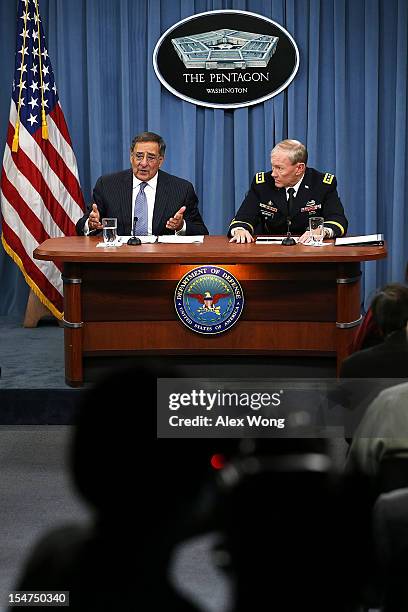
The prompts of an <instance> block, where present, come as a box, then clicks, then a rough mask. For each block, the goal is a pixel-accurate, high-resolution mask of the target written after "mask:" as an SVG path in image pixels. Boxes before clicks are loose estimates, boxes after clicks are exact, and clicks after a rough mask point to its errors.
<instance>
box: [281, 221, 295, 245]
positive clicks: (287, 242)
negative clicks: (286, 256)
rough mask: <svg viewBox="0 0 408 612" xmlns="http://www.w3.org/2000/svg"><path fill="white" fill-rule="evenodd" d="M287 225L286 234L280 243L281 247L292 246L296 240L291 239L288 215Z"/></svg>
mask: <svg viewBox="0 0 408 612" xmlns="http://www.w3.org/2000/svg"><path fill="white" fill-rule="evenodd" d="M286 221H287V224H288V231H287V234H286V238H284V239H283V240H282V242H281V244H282V245H283V246H293V245H294V244H296V240H295V239H294V238H292V236H291V234H290V226H291V223H292V220H291V218H290V217H289V215H288V216H287V218H286Z"/></svg>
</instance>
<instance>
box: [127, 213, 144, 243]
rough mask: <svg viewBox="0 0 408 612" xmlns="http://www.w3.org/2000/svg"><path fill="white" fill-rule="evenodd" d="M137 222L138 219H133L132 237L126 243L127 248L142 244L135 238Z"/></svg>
mask: <svg viewBox="0 0 408 612" xmlns="http://www.w3.org/2000/svg"><path fill="white" fill-rule="evenodd" d="M138 220H139V219H138V218H137V217H135V218H134V219H133V227H132V237H131V238H129V240H128V241H127V243H128V245H129V246H139V244H142V241H141V240H140V238H138V237H137V236H136V223H137V222H138Z"/></svg>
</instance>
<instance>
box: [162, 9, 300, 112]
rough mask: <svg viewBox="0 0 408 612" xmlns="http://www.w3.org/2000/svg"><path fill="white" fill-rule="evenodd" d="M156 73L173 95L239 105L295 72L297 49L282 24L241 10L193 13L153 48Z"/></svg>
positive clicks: (276, 88) (256, 99) (276, 89)
mask: <svg viewBox="0 0 408 612" xmlns="http://www.w3.org/2000/svg"><path fill="white" fill-rule="evenodd" d="M153 66H154V70H155V72H156V75H157V77H158V79H159V80H160V81H161V83H162V84H163V85H164V86H165V87H166V88H167V89H168V90H169V91H171V93H173V94H174V95H175V96H177V97H179V98H181V99H182V100H186V101H187V102H192V103H193V104H198V105H199V106H207V107H208V106H209V107H212V108H240V107H242V106H251V105H253V104H258V103H260V102H264V101H265V100H268V99H269V98H272V97H273V96H276V95H277V94H278V93H280V92H281V91H282V90H283V89H285V88H286V87H287V86H288V85H289V84H290V83H291V82H292V81H293V79H294V78H295V75H296V73H297V71H298V68H299V50H298V48H297V45H296V43H295V41H294V39H293V38H292V36H291V35H290V34H289V32H287V30H285V29H284V28H283V27H282V26H281V25H279V24H278V23H276V22H275V21H272V20H271V19H268V18H267V17H264V16H263V15H257V14H256V13H248V12H246V11H229V10H228V11H210V12H207V13H200V14H198V15H192V16H191V17H187V19H183V20H182V21H179V22H178V23H176V24H174V25H173V26H172V27H171V28H169V29H168V30H167V32H165V33H164V34H163V36H162V37H161V38H160V40H159V41H158V43H157V45H156V47H155V49H154V52H153Z"/></svg>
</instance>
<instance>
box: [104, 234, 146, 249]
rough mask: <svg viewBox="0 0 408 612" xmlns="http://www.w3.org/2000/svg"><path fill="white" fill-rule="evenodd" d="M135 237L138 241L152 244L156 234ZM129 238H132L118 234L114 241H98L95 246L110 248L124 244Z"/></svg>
mask: <svg viewBox="0 0 408 612" xmlns="http://www.w3.org/2000/svg"><path fill="white" fill-rule="evenodd" d="M137 237H138V238H140V241H141V243H142V244H153V243H154V242H156V241H157V236H137ZM129 238H132V236H118V237H117V238H116V240H115V242H112V243H111V244H106V243H105V242H98V244H97V245H96V246H97V247H105V248H107V249H110V248H112V247H120V246H122V245H124V244H127V241H128V240H129Z"/></svg>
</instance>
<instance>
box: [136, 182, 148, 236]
mask: <svg viewBox="0 0 408 612" xmlns="http://www.w3.org/2000/svg"><path fill="white" fill-rule="evenodd" d="M146 185H147V183H144V182H143V183H140V189H139V192H138V194H137V196H136V202H135V216H134V219H133V233H134V234H135V235H136V236H147V229H148V225H147V198H146V194H145V192H144V190H145V187H146Z"/></svg>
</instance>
